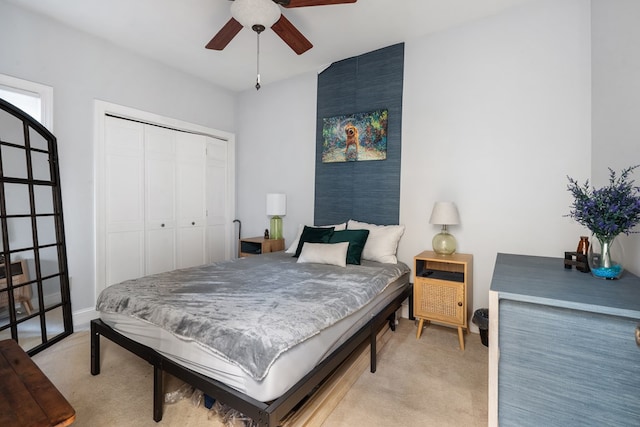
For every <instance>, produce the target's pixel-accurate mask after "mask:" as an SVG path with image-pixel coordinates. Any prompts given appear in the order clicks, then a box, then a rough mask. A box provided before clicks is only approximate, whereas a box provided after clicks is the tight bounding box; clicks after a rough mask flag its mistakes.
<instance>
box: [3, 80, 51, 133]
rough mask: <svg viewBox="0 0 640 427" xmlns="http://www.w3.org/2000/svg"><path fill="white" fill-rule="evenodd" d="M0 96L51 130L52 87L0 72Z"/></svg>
mask: <svg viewBox="0 0 640 427" xmlns="http://www.w3.org/2000/svg"><path fill="white" fill-rule="evenodd" d="M0 98H2V99H4V100H5V101H7V102H9V103H10V104H13V105H15V106H16V107H18V108H20V109H21V110H22V111H24V112H26V113H27V114H29V115H30V116H31V117H33V118H34V119H36V120H37V121H39V122H40V123H42V124H43V125H44V127H46V128H47V129H49V130H50V131H52V130H53V88H52V87H49V86H45V85H41V84H39V83H34V82H30V81H27V80H22V79H17V78H15V77H11V76H6V75H4V74H0Z"/></svg>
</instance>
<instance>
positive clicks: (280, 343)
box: [96, 252, 409, 381]
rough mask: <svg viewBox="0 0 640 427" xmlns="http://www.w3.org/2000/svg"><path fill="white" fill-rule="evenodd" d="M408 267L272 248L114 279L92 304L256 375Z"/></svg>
mask: <svg viewBox="0 0 640 427" xmlns="http://www.w3.org/2000/svg"><path fill="white" fill-rule="evenodd" d="M408 271H409V268H408V267H407V265H405V264H403V263H398V264H380V263H373V262H368V261H363V265H348V266H347V267H346V268H344V267H335V266H330V265H322V264H297V263H296V258H292V257H291V255H290V254H285V253H284V252H277V253H272V254H264V255H261V256H254V257H249V258H243V259H238V260H233V261H225V262H221V263H214V264H209V265H205V266H201V267H194V268H189V269H184V270H176V271H171V272H168V273H162V274H157V275H153V276H147V277H143V278H140V279H135V280H128V281H125V282H122V283H119V284H115V285H112V286H109V287H108V288H107V289H105V290H104V291H103V292H102V293H101V294H100V296H99V297H98V301H97V304H96V309H97V310H98V311H100V312H108V313H121V314H126V315H129V316H132V317H135V318H137V319H141V320H143V321H147V322H150V323H153V324H155V325H157V326H160V327H162V328H164V329H166V330H168V331H171V332H172V333H173V334H175V335H177V336H179V337H182V338H187V339H193V340H195V341H197V342H198V343H199V344H201V345H203V346H205V347H207V348H209V349H211V350H212V351H214V352H215V353H217V354H218V355H221V356H222V357H225V358H226V359H228V360H229V361H230V362H232V363H234V364H236V365H237V366H239V367H240V368H241V369H242V370H244V371H245V372H246V373H248V374H249V375H251V377H253V378H254V379H256V380H258V381H259V380H261V379H263V378H264V377H265V376H266V374H267V372H268V371H269V367H270V366H271V365H272V364H273V362H274V361H275V360H276V358H277V357H278V355H280V354H281V353H282V352H284V351H286V350H288V349H289V348H291V347H293V346H295V345H296V344H298V343H300V342H302V341H304V340H306V339H308V338H310V337H311V336H313V335H315V334H318V333H319V332H320V331H322V330H323V329H325V328H327V327H329V326H330V325H332V324H333V323H335V322H337V321H339V320H341V319H343V318H345V317H347V316H349V315H350V314H352V313H354V312H356V311H357V310H358V309H360V308H362V307H363V306H365V305H366V304H367V303H368V302H369V301H371V300H372V299H373V298H374V297H375V296H376V295H377V294H378V293H380V292H381V291H382V290H384V288H386V287H387V285H388V284H390V283H391V282H393V281H394V280H395V279H397V278H399V277H400V276H402V275H403V274H405V273H407V272H408Z"/></svg>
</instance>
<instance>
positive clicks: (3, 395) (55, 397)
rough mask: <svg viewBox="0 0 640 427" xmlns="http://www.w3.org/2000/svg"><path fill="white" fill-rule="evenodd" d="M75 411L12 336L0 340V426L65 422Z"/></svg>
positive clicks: (63, 423) (55, 424) (67, 421)
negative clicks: (9, 338) (10, 338)
mask: <svg viewBox="0 0 640 427" xmlns="http://www.w3.org/2000/svg"><path fill="white" fill-rule="evenodd" d="M75 418H76V411H75V410H74V409H73V408H72V407H71V405H69V402H67V400H66V399H65V398H64V396H62V394H61V393H60V392H59V391H58V389H56V387H55V386H54V385H53V384H52V383H51V381H49V378H47V377H46V375H45V374H44V373H43V372H42V371H41V370H40V368H38V366H37V365H36V364H35V363H33V361H32V360H31V358H30V357H29V356H28V355H27V353H25V352H24V350H22V348H21V347H20V346H19V345H18V343H16V342H15V341H14V340H4V341H0V426H29V427H44V426H48V427H50V426H60V427H62V426H68V425H70V424H71V423H73V421H74V420H75Z"/></svg>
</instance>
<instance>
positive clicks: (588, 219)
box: [567, 165, 640, 239]
mask: <svg viewBox="0 0 640 427" xmlns="http://www.w3.org/2000/svg"><path fill="white" fill-rule="evenodd" d="M639 166H640V165H636V166H631V167H628V168H626V169H624V170H623V171H622V172H621V173H620V176H619V177H616V173H615V172H614V171H613V170H612V169H611V168H609V185H608V186H605V187H602V188H598V189H596V188H593V187H592V186H590V185H589V181H588V180H587V181H586V182H585V183H584V185H580V184H578V182H577V181H576V180H574V179H573V178H571V177H567V178H568V179H569V185H568V186H567V189H568V190H569V191H570V192H571V194H572V195H573V199H574V200H573V204H572V205H571V211H570V212H569V215H568V216H569V217H571V218H573V219H575V220H576V221H577V222H578V223H580V224H582V225H584V226H585V227H587V228H588V229H589V230H591V232H592V233H593V234H595V235H596V236H597V237H598V238H604V239H610V238H612V237H615V236H616V235H618V234H620V233H625V234H629V233H637V231H632V229H633V228H634V227H635V226H636V225H637V224H638V223H640V187H635V186H633V183H634V181H633V180H629V179H628V178H629V174H631V173H632V172H633V170H634V169H636V168H637V167H639Z"/></svg>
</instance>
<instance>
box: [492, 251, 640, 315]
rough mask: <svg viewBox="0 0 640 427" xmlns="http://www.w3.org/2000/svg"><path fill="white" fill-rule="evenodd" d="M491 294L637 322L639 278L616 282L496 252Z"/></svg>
mask: <svg viewBox="0 0 640 427" xmlns="http://www.w3.org/2000/svg"><path fill="white" fill-rule="evenodd" d="M491 291H494V292H498V293H499V294H500V297H501V298H505V297H507V298H509V299H514V300H518V301H524V302H532V303H538V304H546V305H552V306H557V307H565V308H571V309H578V310H584V311H592V312H597V313H603V314H613V315H619V316H625V317H634V318H639V319H640V278H639V277H637V276H635V275H633V274H631V273H629V272H628V271H625V272H624V273H623V274H622V277H621V278H620V279H617V280H603V279H597V278H595V277H593V276H592V275H591V273H582V272H580V271H577V270H576V269H575V268H572V269H566V268H564V259H562V258H550V257H537V256H529V255H514V254H503V253H499V254H498V256H497V258H496V265H495V268H494V271H493V279H492V281H491Z"/></svg>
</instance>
